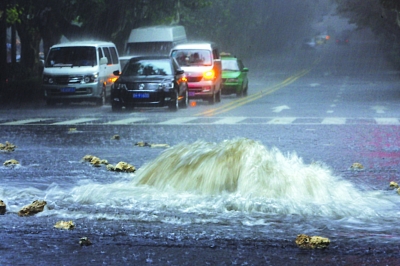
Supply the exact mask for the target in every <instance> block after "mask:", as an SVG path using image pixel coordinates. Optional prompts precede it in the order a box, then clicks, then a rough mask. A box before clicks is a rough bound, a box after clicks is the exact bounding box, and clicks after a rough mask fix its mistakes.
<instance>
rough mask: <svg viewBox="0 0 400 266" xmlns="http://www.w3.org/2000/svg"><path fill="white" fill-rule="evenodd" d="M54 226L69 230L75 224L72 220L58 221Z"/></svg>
mask: <svg viewBox="0 0 400 266" xmlns="http://www.w3.org/2000/svg"><path fill="white" fill-rule="evenodd" d="M54 227H55V228H58V229H65V230H71V229H74V228H75V224H74V222H73V221H58V222H57V223H56V224H55V225H54Z"/></svg>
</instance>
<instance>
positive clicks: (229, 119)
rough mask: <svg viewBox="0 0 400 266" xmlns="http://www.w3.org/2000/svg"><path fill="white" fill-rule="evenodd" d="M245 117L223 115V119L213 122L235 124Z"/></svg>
mask: <svg viewBox="0 0 400 266" xmlns="http://www.w3.org/2000/svg"><path fill="white" fill-rule="evenodd" d="M245 119H246V117H225V118H223V119H220V120H217V121H215V122H214V123H213V124H219V125H222V124H225V125H226V124H228V125H232V124H237V123H239V122H241V121H243V120H245Z"/></svg>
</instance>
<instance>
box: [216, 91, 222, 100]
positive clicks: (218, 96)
mask: <svg viewBox="0 0 400 266" xmlns="http://www.w3.org/2000/svg"><path fill="white" fill-rule="evenodd" d="M221 93H222V92H221V89H219V90H218V93H217V99H216V100H217V102H218V103H219V102H221Z"/></svg>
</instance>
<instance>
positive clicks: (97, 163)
mask: <svg viewBox="0 0 400 266" xmlns="http://www.w3.org/2000/svg"><path fill="white" fill-rule="evenodd" d="M82 160H84V161H85V162H90V163H91V164H92V165H93V166H96V167H100V166H101V165H102V164H105V165H107V164H108V161H107V160H102V159H100V158H99V157H96V156H94V155H90V154H88V155H85V156H84V157H83V159H82Z"/></svg>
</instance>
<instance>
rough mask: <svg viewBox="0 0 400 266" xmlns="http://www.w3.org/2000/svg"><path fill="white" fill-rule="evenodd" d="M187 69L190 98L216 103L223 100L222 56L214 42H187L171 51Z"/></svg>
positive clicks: (184, 69)
mask: <svg viewBox="0 0 400 266" xmlns="http://www.w3.org/2000/svg"><path fill="white" fill-rule="evenodd" d="M170 56H172V57H174V58H175V59H176V61H177V62H178V64H179V65H180V67H181V68H182V69H183V71H185V74H186V77H187V81H188V87H189V99H202V100H206V101H209V103H211V104H214V103H215V102H220V101H221V81H222V79H221V74H222V71H221V68H222V67H221V58H220V55H219V51H218V47H217V46H216V45H215V44H213V43H186V44H180V45H177V46H175V47H174V48H173V49H172V50H171V53H170Z"/></svg>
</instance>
